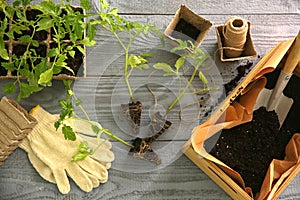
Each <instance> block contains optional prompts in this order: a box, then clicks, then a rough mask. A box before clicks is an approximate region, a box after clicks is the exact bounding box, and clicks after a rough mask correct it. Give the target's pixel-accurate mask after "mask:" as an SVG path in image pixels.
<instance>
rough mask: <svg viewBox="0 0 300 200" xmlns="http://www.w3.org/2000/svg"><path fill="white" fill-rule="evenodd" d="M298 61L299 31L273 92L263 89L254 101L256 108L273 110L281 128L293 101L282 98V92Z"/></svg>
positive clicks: (299, 51) (299, 56) (299, 47)
mask: <svg viewBox="0 0 300 200" xmlns="http://www.w3.org/2000/svg"><path fill="white" fill-rule="evenodd" d="M299 61H300V31H299V33H298V36H297V37H296V38H295V39H294V42H293V44H292V46H291V49H290V53H289V55H288V57H287V59H286V62H285V64H284V67H283V69H282V70H281V72H280V74H279V77H278V79H277V82H276V85H275V87H274V89H273V90H268V89H266V88H264V89H263V90H262V91H261V93H260V95H259V96H258V98H257V101H256V106H255V107H256V108H259V107H261V106H265V107H266V108H267V110H268V111H272V110H275V112H276V113H277V115H278V120H279V123H280V127H281V126H282V124H283V122H284V120H285V118H286V116H287V114H288V113H289V110H290V108H291V107H292V104H293V99H291V98H288V97H286V96H284V94H283V90H284V88H285V86H286V85H287V83H288V82H289V80H290V78H291V76H292V74H293V71H294V69H295V68H296V66H297V65H298V63H299Z"/></svg>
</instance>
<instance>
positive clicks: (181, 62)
mask: <svg viewBox="0 0 300 200" xmlns="http://www.w3.org/2000/svg"><path fill="white" fill-rule="evenodd" d="M184 62H185V58H184V57H180V58H178V59H177V61H176V63H175V68H176V70H177V71H178V70H179V69H180V68H181V67H182V66H183V64H184Z"/></svg>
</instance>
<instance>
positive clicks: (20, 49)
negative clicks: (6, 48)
mask: <svg viewBox="0 0 300 200" xmlns="http://www.w3.org/2000/svg"><path fill="white" fill-rule="evenodd" d="M26 48H27V46H26V45H15V46H14V47H13V54H14V55H16V56H17V57H19V56H21V55H23V54H24V52H25V51H26ZM30 48H31V49H32V50H34V51H35V53H36V55H37V56H39V57H42V58H45V57H46V54H47V47H46V46H45V45H39V46H38V47H30ZM40 62H41V59H39V58H38V59H36V60H35V61H34V62H33V65H37V64H39V63H40ZM27 64H28V67H29V69H31V64H32V62H31V60H30V59H27ZM16 73H17V72H16V71H13V72H12V75H17V74H16Z"/></svg>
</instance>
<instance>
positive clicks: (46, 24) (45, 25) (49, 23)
mask: <svg viewBox="0 0 300 200" xmlns="http://www.w3.org/2000/svg"><path fill="white" fill-rule="evenodd" d="M37 25H38V28H37V31H41V30H45V31H47V30H49V29H50V28H51V27H53V26H54V23H53V19H51V18H50V17H45V18H42V19H41V20H40V21H38V23H37Z"/></svg>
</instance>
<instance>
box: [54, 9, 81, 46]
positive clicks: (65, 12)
mask: <svg viewBox="0 0 300 200" xmlns="http://www.w3.org/2000/svg"><path fill="white" fill-rule="evenodd" d="M73 10H74V11H75V12H79V13H81V14H83V9H82V8H75V7H73ZM67 14H68V13H67V11H66V10H65V9H63V10H62V12H61V14H60V17H63V16H64V15H67ZM60 26H61V27H63V28H64V29H66V26H65V25H64V24H60ZM55 28H56V29H57V28H58V27H57V26H55ZM70 29H71V30H72V25H70ZM54 33H55V31H54V29H53V28H51V39H53V35H54ZM60 36H61V37H63V40H70V34H69V33H65V34H64V35H60ZM83 36H84V35H83V34H82V39H83Z"/></svg>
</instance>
